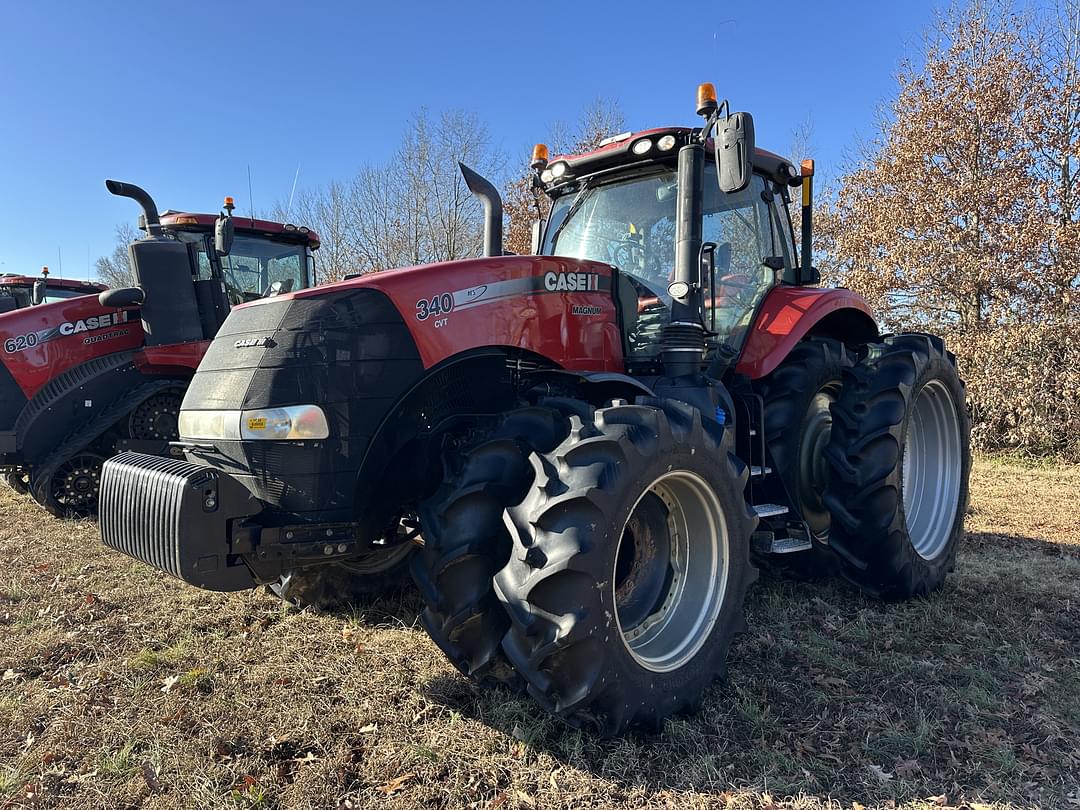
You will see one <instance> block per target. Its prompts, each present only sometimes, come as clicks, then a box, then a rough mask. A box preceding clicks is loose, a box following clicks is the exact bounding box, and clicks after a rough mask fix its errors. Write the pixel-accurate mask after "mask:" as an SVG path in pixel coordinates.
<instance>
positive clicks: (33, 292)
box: [0, 267, 105, 315]
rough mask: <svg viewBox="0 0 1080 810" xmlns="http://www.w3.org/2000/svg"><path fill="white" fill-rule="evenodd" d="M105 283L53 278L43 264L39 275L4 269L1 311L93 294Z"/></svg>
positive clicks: (0, 293)
mask: <svg viewBox="0 0 1080 810" xmlns="http://www.w3.org/2000/svg"><path fill="white" fill-rule="evenodd" d="M104 289H105V285H104V284H96V283H94V282H92V281H79V280H77V279H73V278H52V277H50V276H49V268H48V267H42V268H41V275H40V276H39V277H38V278H33V277H31V276H19V275H14V274H12V273H5V274H4V275H2V276H0V315H2V314H4V313H5V312H11V311H12V310H15V309H23V308H24V307H31V306H37V305H38V304H51V303H53V302H55V301H66V300H67V299H68V298H78V297H79V296H80V295H96V294H98V293H100V292H102V291H103V290H104Z"/></svg>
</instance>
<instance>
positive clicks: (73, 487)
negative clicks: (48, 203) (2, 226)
mask: <svg viewBox="0 0 1080 810" xmlns="http://www.w3.org/2000/svg"><path fill="white" fill-rule="evenodd" d="M106 186H107V187H108V189H109V191H111V192H112V193H113V194H117V195H120V196H125V197H130V198H132V199H134V200H135V201H136V202H138V203H139V204H140V205H141V206H142V208H143V214H142V217H141V222H140V225H141V227H142V229H143V230H144V231H145V232H146V236H145V238H142V239H139V240H137V241H135V242H133V243H132V244H131V245H130V246H129V248H128V256H129V260H130V265H131V268H132V273H133V275H134V282H135V285H136V286H134V287H129V288H122V289H114V290H106V291H103V292H101V290H103V289H104V288H102V287H100V286H98V285H94V287H95V288H96V289H94V290H93V291H96V292H99V295H80V296H78V297H71V296H69V295H66V292H67V290H68V289H69V287H68V286H65V287H64V289H63V290H62V291H60V292H56V291H53V290H51V287H52V285H55V282H54V281H53V280H51V279H50V280H49V281H47V282H44V283H43V282H42V280H37V282H36V284H37V292H34V288H33V285H32V286H31V293H30V294H31V296H32V299H33V300H34V301H36V302H39V303H37V305H36V306H30V307H26V308H23V309H18V310H16V311H13V312H8V313H6V314H4V315H2V316H0V346H2V347H3V354H2V355H0V473H2V474H3V475H4V478H5V480H6V481H7V482H8V483H9V484H10V485H11V486H12V487H14V488H15V489H17V490H19V491H21V492H29V493H30V494H31V495H32V496H33V497H34V499H35V500H37V501H38V502H39V503H40V504H42V505H43V506H44V507H45V508H46V509H48V510H49V511H50V512H52V513H53V514H55V515H58V516H72V515H87V514H92V513H94V511H95V509H96V506H97V497H98V489H99V485H100V477H101V465H102V463H103V462H104V461H105V459H106V458H107V457H109V456H111V455H113V454H115V453H117V452H121V451H123V450H139V451H141V452H144V453H152V454H162V455H169V454H170V453H174V454H177V455H179V454H180V451H179V450H178V449H177V448H175V447H172V446H170V442H173V441H176V440H177V439H179V438H180V437H179V434H178V432H177V419H178V417H179V411H180V402H181V400H182V399H183V396H184V392H185V391H186V390H187V385H188V383H189V382H190V380H191V377H192V375H193V374H194V373H195V368H196V367H197V366H198V365H199V361H200V360H201V359H202V356H203V354H204V353H205V351H206V348H207V346H209V344H210V339H211V338H213V337H214V335H215V334H216V333H217V330H218V327H219V326H220V325H221V324H222V322H224V320H225V318H226V317H227V316H228V314H229V309H230V307H231V306H232V305H234V304H240V303H244V302H246V301H252V300H255V299H260V298H263V297H264V296H266V297H272V296H274V295H277V294H281V293H288V292H292V291H294V290H299V289H302V288H305V287H308V286H309V285H310V283H311V279H312V272H313V258H312V256H313V254H312V250H313V248H315V247H318V237H317V236H316V235H315V234H314V233H312V232H311V231H309V230H308V229H307V228H297V227H296V226H293V225H283V224H282V223H277V222H265V221H262V220H257V219H249V218H246V217H244V218H241V217H235V218H234V217H232V201H231V200H230V199H229V198H226V206H225V210H224V211H223V212H222V213H221V215H219V216H215V215H208V214H189V213H182V212H176V211H166V212H164V214H161V215H160V216H159V214H158V211H157V207H156V206H155V205H154V201H153V200H152V199H151V198H150V196H149V195H148V194H147V193H146V192H145V191H143V190H142V189H141V188H139V187H138V186H133V185H131V184H128V183H119V182H116V181H113V180H110V181H107V183H106ZM2 284H3V279H0V285H2ZM0 289H2V286H0Z"/></svg>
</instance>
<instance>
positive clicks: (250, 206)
mask: <svg viewBox="0 0 1080 810" xmlns="http://www.w3.org/2000/svg"><path fill="white" fill-rule="evenodd" d="M253 196H254V195H252V193H251V164H250V163H249V164H248V210H249V211H250V212H251V227H252V228H254V227H255V200H254V199H253Z"/></svg>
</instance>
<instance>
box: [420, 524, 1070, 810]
mask: <svg viewBox="0 0 1080 810" xmlns="http://www.w3.org/2000/svg"><path fill="white" fill-rule="evenodd" d="M996 552H1004V553H1003V554H1002V555H1001V556H1000V563H999V562H998V559H999V558H998V555H997V553H996ZM980 553H988V554H989V553H994V557H995V559H994V560H993V561H991V562H990V564H991V566H992V568H991V571H993V570H994V569H995V568H1000V569H1001V572H1002V575H1003V576H1002V578H1003V579H1008V577H1007V576H1006V575H1007V573H1008V571H1009V570H1010V569H1011V568H1012V566H1013V565H1014V562H1013V561H1012V560H1011V559H1010V558H1011V557H1012V555H1013V554H1014V553H1015V554H1017V555H1019V557H1020V558H1021V559H1022V557H1023V555H1028V557H1029V558H1030V556H1031V555H1039V556H1045V557H1060V558H1080V548H1077V547H1070V546H1064V545H1059V544H1055V543H1052V542H1049V541H1047V540H1043V539H1039V538H1032V537H1023V536H1017V535H1007V534H995V533H988V532H977V533H971V534H969V535H968V536H967V537H966V538H965V539H964V541H963V546H962V547H961V550H960V560H959V563H958V565H959V566H960V570H961V571H963V567H964V564H965V558H966V557H970V555H972V554H980ZM969 564H970V561H969ZM1059 584H1060V583H1059ZM1055 599H1056V597H1055V596H1054V595H1053V593H1052V588H1051V587H1050V585H1049V584H1044V583H1042V582H1040V581H1039V580H1038V579H1037V578H1035V581H1034V582H1033V581H1031V578H1029V579H1028V580H1027V581H1025V582H1021V583H1015V582H1014V583H1004V584H1003V586H1002V587H1000V588H997V589H996V590H995V593H994V594H993V595H990V596H988V595H986V594H984V593H983V592H982V586H981V584H980V576H979V575H977V574H975V573H972V575H971V576H969V577H964V576H963V575H954V576H953V577H951V578H950V579H949V580H947V582H946V585H945V587H944V588H942V589H941V590H940V591H938V592H936V593H935V594H933V595H931V596H930V597H928V598H924V599H918V600H914V601H912V602H910V603H904V604H884V603H881V602H878V601H876V600H872V599H868V598H867V597H865V596H863V595H861V594H859V593H857V592H856V591H855V590H854V589H853V588H852V587H851V586H849V585H847V584H846V583H840V582H835V581H827V582H803V581H793V580H789V579H785V578H783V577H782V576H780V575H777V574H772V575H767V576H763V577H762V579H761V581H760V583H759V585H758V586H757V588H755V589H754V590H753V591H752V592H751V594H750V595H749V596H748V600H747V613H748V615H749V618H750V623H751V630H750V632H749V633H747V634H746V635H744V636H742V637H741V638H740V639H738V640H737V641H736V643H735V645H734V647H733V649H732V654H731V656H730V669H731V671H730V679H729V681H728V682H727V683H725V684H716V685H714V686H712V687H711V688H710V689H709V690H707V692H706V695H705V699H704V702H703V706H702V707H701V709H700V710H699V711H698V712H696V713H695V714H694V715H692V716H687V717H680V718H676V719H674V720H671V721H669V722H668V723H667V724H666V726H665V728H664V730H663V731H662V732H661V733H659V734H645V733H641V732H632V733H630V734H628V735H626V736H625V737H623V738H619V739H614V740H611V739H602V738H600V737H599V736H598V735H596V734H595V732H594V731H593V730H592V729H590V728H587V727H585V728H579V727H575V726H573V725H571V724H569V723H567V722H566V721H564V720H561V719H558V718H553V717H551V716H549V715H547V714H545V713H544V712H543V711H542V710H540V709H539V707H538V706H536V704H535V703H533V701H532V700H531V699H530V698H528V696H526V695H520V694H515V693H514V692H512V691H510V690H508V689H506V688H503V687H498V688H496V687H482V686H478V685H477V684H475V683H473V682H471V681H470V680H468V679H466V678H465V677H459V676H440V677H436V678H433V679H431V680H429V681H428V682H426V683H425V684H424V685H423V686H422V691H423V693H424V695H425V696H426V697H427V698H428V699H429V700H430V701H432V702H433V703H435V704H438V705H441V706H444V707H446V708H447V709H450V710H452V711H454V712H457V713H460V714H461V715H463V716H465V717H468V718H471V719H473V720H476V721H478V722H481V723H483V724H485V725H487V726H489V727H490V728H493V729H495V730H496V731H498V732H500V733H501V734H504V735H506V736H507V737H509V738H512V739H515V740H519V741H521V743H523V744H524V745H525V746H527V747H528V748H530V749H532V750H534V751H536V752H542V753H544V754H547V755H550V756H551V757H553V758H554V759H556V760H557V761H559V762H561V763H563V764H564V765H566V766H569V767H572V768H576V769H580V770H583V771H586V772H588V773H589V774H592V775H593V776H595V777H599V778H602V779H604V780H606V781H607V782H609V783H614V784H616V785H618V786H619V788H620V789H621V790H625V791H627V792H628V794H629V793H631V792H634V791H638V792H640V790H642V789H644V790H646V791H649V792H659V791H665V790H666V791H695V792H701V793H703V794H705V795H710V794H719V793H722V792H723V791H725V790H740V789H748V790H759V791H760V790H766V789H767V790H769V791H770V792H771V793H772V794H773V795H774V796H777V797H780V796H784V795H790V796H796V795H800V794H809V795H814V796H819V797H822V798H828V799H831V800H833V801H840V802H841V803H842V804H843V805H844V806H848V804H850V803H851V802H852V801H861V802H864V803H869V802H871V801H872V802H882V801H889V800H894V801H898V802H899V801H907V800H915V799H925V797H926V796H937V795H941V794H943V793H947V792H950V791H952V792H953V793H954V794H955V792H956V791H959V792H960V793H961V794H962V795H961V796H960V797H957V796H955V795H950V801H953V802H955V803H957V804H959V803H960V800H961V799H962V800H965V801H985V802H995V801H998V802H1015V801H1018V800H1021V801H1028V802H1030V801H1034V802H1035V803H1036V804H1044V803H1046V802H1047V796H1045V795H1043V794H1042V793H1041V792H1040V791H1042V790H1043V787H1045V786H1043V787H1032V785H1034V784H1036V782H1035V781H1034V780H1033V779H1032V776H1033V772H1026V768H1027V766H1028V765H1029V764H1032V757H1033V756H1038V757H1046V756H1049V757H1053V756H1058V755H1064V754H1066V753H1067V750H1068V743H1067V742H1065V741H1064V740H1065V739H1066V738H1067V730H1068V728H1069V723H1068V721H1067V720H1066V721H1064V722H1063V727H1064V728H1065V729H1066V733H1065V734H1057V736H1054V735H1055V733H1056V732H1054V731H1053V730H1050V731H1049V732H1048V731H1047V727H1046V726H1045V723H1044V722H1043V720H1040V719H1038V718H1037V715H1039V714H1040V713H1051V714H1052V713H1053V712H1054V711H1058V709H1055V708H1054V707H1053V706H1050V707H1047V706H1041V705H1039V701H1040V699H1041V698H1039V697H1034V698H1033V697H1031V696H1030V695H1028V696H1027V697H1025V690H1030V689H1031V688H1032V686H1031V681H1030V679H1026V678H1025V676H1024V671H1026V670H1025V669H1024V666H1031V665H1036V664H1037V663H1038V662H1040V661H1045V662H1047V664H1049V665H1052V664H1053V662H1055V661H1057V660H1059V659H1060V645H1061V643H1062V642H1063V641H1065V642H1068V641H1069V640H1070V639H1071V638H1072V634H1071V632H1070V630H1069V628H1068V627H1065V626H1063V625H1062V624H1061V623H1060V622H1058V621H1056V620H1054V621H1050V620H1049V619H1053V617H1048V620H1045V621H1043V622H1042V623H1040V624H1039V626H1038V630H1037V631H1035V632H1033V631H1032V629H1031V624H1030V623H1029V622H1027V621H1026V620H1023V619H1022V617H1023V616H1024V615H1032V611H1033V609H1036V608H1037V609H1038V610H1042V611H1046V610H1047V609H1048V608H1049V606H1051V605H1052V604H1053V602H1054V600H1055ZM1009 608H1011V609H1013V613H1012V614H1011V615H1010V616H1009V618H1008V619H1005V620H998V621H995V625H994V632H993V633H992V634H991V633H989V632H988V625H987V620H988V617H991V616H998V615H1004V614H1005V613H1007V612H1008V609H1009ZM1044 615H1045V614H1044ZM1021 663H1023V664H1024V665H1023V666H1019V664H1021ZM1066 676H1067V673H1063V672H1062V673H1061V677H1062V678H1063V679H1064V680H1062V681H1061V682H1060V683H1056V684H1054V685H1052V686H1051V687H1050V689H1051V690H1052V689H1059V690H1060V689H1069V679H1068V677H1066ZM1040 677H1041V676H1040ZM1055 677H1056V676H1055ZM928 679H929V680H928ZM1072 690H1073V694H1074V695H1075V694H1076V692H1075V686H1073V687H1072ZM1024 700H1027V701H1028V703H1029V704H1031V705H1033V706H1034V707H1035V708H1034V709H1032V710H1030V711H1031V716H1030V717H1027V718H1023V719H1019V718H1016V717H1015V707H1016V706H1017V705H1018V702H1019V701H1024ZM1048 733H1049V735H1050V736H1051V737H1054V740H1055V742H1053V743H1052V744H1051V743H1047V742H1045V740H1046V739H1047V736H1046V735H1047V734H1048ZM1040 740H1042V742H1040ZM1058 747H1061V750H1060V751H1057V750H1055V749H1056V748H1058ZM1033 752H1034V753H1033ZM1064 778H1065V781H1066V782H1067V781H1068V778H1069V776H1068V774H1064ZM1051 789H1052V788H1051ZM1051 795H1053V794H1051ZM1058 798H1060V797H1058ZM618 801H619V799H618V798H617V797H616V796H612V798H611V802H612V804H617V803H618ZM1053 803H1054V800H1053V799H1052V798H1051V799H1050V800H1049V804H1053Z"/></svg>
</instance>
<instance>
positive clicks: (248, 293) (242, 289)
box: [196, 234, 308, 305]
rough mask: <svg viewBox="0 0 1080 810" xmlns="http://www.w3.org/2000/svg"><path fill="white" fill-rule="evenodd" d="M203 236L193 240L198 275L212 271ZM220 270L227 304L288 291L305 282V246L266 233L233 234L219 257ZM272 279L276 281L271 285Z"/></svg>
mask: <svg viewBox="0 0 1080 810" xmlns="http://www.w3.org/2000/svg"><path fill="white" fill-rule="evenodd" d="M206 241H207V240H206V239H205V238H200V239H199V241H198V242H196V251H197V254H198V268H199V270H198V277H199V278H200V279H208V278H212V277H213V275H214V273H213V269H212V267H211V264H210V258H209V256H208V255H207V252H206V247H207V246H206ZM221 272H222V276H223V278H224V281H225V289H226V291H227V293H228V295H229V303H230V304H233V305H235V304H243V303H245V302H247V301H255V300H256V299H259V298H262V297H264V296H265V295H268V294H270V293H272V292H275V291H276V292H281V293H286V292H291V291H293V290H299V289H302V288H304V287H307V286H308V283H307V277H308V275H307V272H308V250H307V247H306V246H305V245H298V244H296V243H295V242H282V241H276V240H274V239H269V238H267V237H259V236H245V235H242V234H237V235H236V236H235V237H234V238H233V243H232V249H231V250H230V251H229V255H228V256H222V257H221ZM275 283H277V284H279V286H278V287H277V288H274V285H275Z"/></svg>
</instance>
